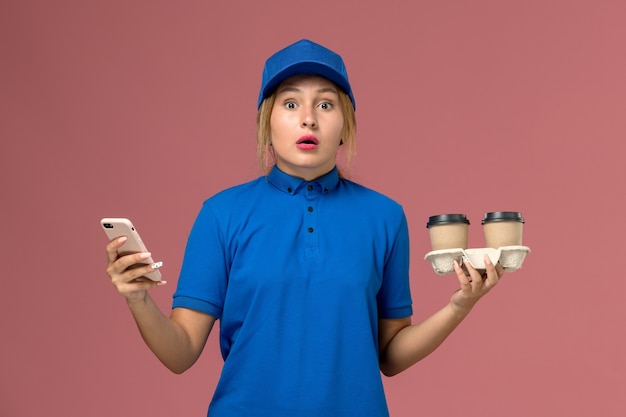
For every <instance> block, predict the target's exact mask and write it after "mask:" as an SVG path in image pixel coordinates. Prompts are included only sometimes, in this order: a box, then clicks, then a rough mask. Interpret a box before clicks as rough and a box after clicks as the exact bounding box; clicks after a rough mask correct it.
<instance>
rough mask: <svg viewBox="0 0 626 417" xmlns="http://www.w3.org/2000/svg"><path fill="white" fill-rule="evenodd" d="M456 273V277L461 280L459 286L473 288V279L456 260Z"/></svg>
mask: <svg viewBox="0 0 626 417" xmlns="http://www.w3.org/2000/svg"><path fill="white" fill-rule="evenodd" d="M454 272H456V277H457V278H458V280H459V284H461V288H467V287H471V282H472V281H471V279H470V277H468V276H467V275H465V271H463V268H461V265H459V263H458V262H457V261H456V259H455V260H454Z"/></svg>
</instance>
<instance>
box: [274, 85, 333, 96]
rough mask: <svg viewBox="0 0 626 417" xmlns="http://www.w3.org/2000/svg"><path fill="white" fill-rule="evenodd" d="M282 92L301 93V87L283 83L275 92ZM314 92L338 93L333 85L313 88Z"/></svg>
mask: <svg viewBox="0 0 626 417" xmlns="http://www.w3.org/2000/svg"><path fill="white" fill-rule="evenodd" d="M284 92H293V93H301V92H302V89H300V88H298V87H295V86H290V85H285V86H283V87H281V88H279V89H278V91H277V93H278V94H280V93H284ZM315 92H316V93H318V94H320V93H335V94H339V93H338V92H337V89H336V88H334V87H323V88H320V89H318V90H315Z"/></svg>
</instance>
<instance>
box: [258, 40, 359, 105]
mask: <svg viewBox="0 0 626 417" xmlns="http://www.w3.org/2000/svg"><path fill="white" fill-rule="evenodd" d="M301 74H312V75H319V76H322V77H324V78H326V79H328V80H330V81H332V82H334V83H335V84H337V86H338V87H339V88H341V89H342V90H343V91H344V92H345V93H346V94H347V95H348V96H349V97H350V101H352V106H353V107H354V108H355V109H356V103H355V102H354V95H353V94H352V88H351V87H350V82H349V81H348V72H347V71H346V66H345V65H344V63H343V59H342V58H341V56H339V55H338V54H336V53H335V52H333V51H331V50H330V49H327V48H325V47H323V46H322V45H318V44H316V43H315V42H311V41H310V40H307V39H302V40H300V41H298V42H296V43H294V44H292V45H289V46H287V47H286V48H284V49H281V50H280V51H278V52H276V53H275V54H274V55H272V56H271V57H269V58H268V59H267V61H265V67H264V68H263V81H262V82H261V92H260V93H259V103H258V107H261V103H262V102H263V100H264V99H265V98H267V97H268V96H270V95H271V94H272V93H273V92H274V90H276V88H278V86H279V85H280V83H281V82H283V81H284V80H286V79H287V78H289V77H293V76H294V75H301Z"/></svg>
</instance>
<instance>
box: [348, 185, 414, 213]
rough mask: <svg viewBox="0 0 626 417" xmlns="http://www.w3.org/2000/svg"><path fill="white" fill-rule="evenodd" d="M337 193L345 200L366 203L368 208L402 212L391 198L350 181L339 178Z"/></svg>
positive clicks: (398, 204) (399, 206)
mask: <svg viewBox="0 0 626 417" xmlns="http://www.w3.org/2000/svg"><path fill="white" fill-rule="evenodd" d="M339 191H340V194H343V195H344V196H345V197H346V198H348V199H358V200H356V201H359V202H363V203H366V204H368V207H370V208H378V209H386V210H390V211H394V212H402V206H401V205H400V203H398V202H397V201H395V200H393V199H392V198H391V197H388V196H386V195H385V194H382V193H381V192H379V191H376V190H373V189H371V188H368V187H366V186H364V185H361V184H359V183H356V182H354V181H352V180H348V179H345V178H341V179H340V180H339ZM356 201H355V202H356Z"/></svg>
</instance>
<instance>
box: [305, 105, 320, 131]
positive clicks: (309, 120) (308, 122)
mask: <svg viewBox="0 0 626 417" xmlns="http://www.w3.org/2000/svg"><path fill="white" fill-rule="evenodd" d="M301 124H302V127H305V128H309V129H314V128H316V127H317V118H316V117H315V112H314V111H313V110H312V109H307V110H305V111H304V113H303V114H302V122H301Z"/></svg>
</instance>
